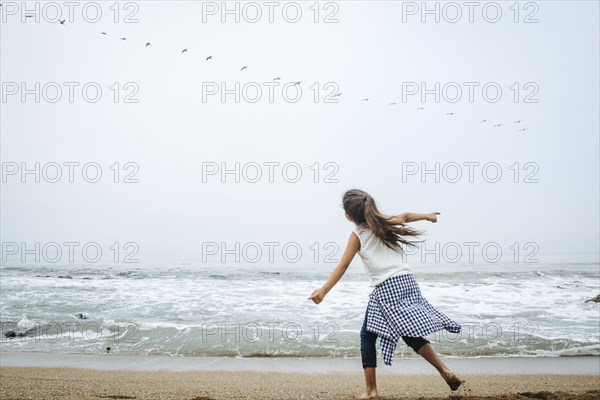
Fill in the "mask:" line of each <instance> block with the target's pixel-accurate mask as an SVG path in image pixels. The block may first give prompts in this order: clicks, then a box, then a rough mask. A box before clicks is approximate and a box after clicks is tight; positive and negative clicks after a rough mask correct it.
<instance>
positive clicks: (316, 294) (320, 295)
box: [308, 288, 325, 304]
mask: <svg viewBox="0 0 600 400" xmlns="http://www.w3.org/2000/svg"><path fill="white" fill-rule="evenodd" d="M324 298H325V292H324V291H323V289H322V288H320V289H317V290H313V292H312V293H311V294H310V296H308V300H312V301H313V302H314V303H315V304H319V303H320V302H322V301H323V299H324Z"/></svg>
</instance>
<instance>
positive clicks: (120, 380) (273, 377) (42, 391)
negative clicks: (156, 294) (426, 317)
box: [0, 367, 600, 400]
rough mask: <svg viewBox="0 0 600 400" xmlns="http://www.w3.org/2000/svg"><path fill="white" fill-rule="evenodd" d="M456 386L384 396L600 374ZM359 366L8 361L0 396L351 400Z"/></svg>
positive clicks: (383, 388)
mask: <svg viewBox="0 0 600 400" xmlns="http://www.w3.org/2000/svg"><path fill="white" fill-rule="evenodd" d="M462 378H463V379H464V380H465V381H466V382H465V384H464V385H463V387H462V388H460V389H459V390H458V391H457V392H451V391H450V389H449V388H448V387H447V386H446V385H445V382H443V380H442V379H441V378H440V377H438V376H434V375H427V376H422V375H421V376H413V375H401V376H391V375H383V376H380V377H379V388H380V396H381V398H383V399H390V400H391V399H420V400H425V399H441V398H449V399H465V400H466V399H473V400H474V399H527V398H533V399H553V400H554V399H555V400H558V399H565V400H566V399H580V400H595V399H598V398H599V397H600V378H599V377H598V376H565V375H527V376H511V375H463V376H462ZM362 385H363V380H362V376H361V374H359V373H353V374H347V373H343V374H313V373H272V372H269V373H266V372H219V371H195V372H164V371H151V372H149V371H97V370H86V369H73V368H33V367H30V368H14V367H9V368H1V369H0V393H1V395H0V398H1V399H3V400H8V399H42V398H43V399H188V400H193V399H195V400H210V399H215V400H216V399H332V400H333V399H351V398H353V396H354V395H357V394H360V393H361V390H362Z"/></svg>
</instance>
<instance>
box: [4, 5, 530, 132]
mask: <svg viewBox="0 0 600 400" xmlns="http://www.w3.org/2000/svg"><path fill="white" fill-rule="evenodd" d="M0 6H2V4H1V3H0ZM34 16H35V15H33V14H26V15H25V18H33V17H34ZM58 22H59V24H60V25H64V24H65V20H64V19H63V20H59V21H58ZM100 34H101V35H108V33H107V32H100ZM119 40H123V41H125V40H127V38H126V37H120V38H119ZM151 45H152V43H151V42H146V44H145V46H144V47H149V46H151ZM189 51H190V50H189V49H188V48H185V49H182V50H181V54H184V53H188V52H189ZM210 60H213V56H212V55H209V56H207V57H206V59H205V61H210ZM247 69H248V65H244V66H242V67H241V68H240V72H242V71H245V70H247ZM281 79H282V77H281V76H278V77H275V78H273V81H279V80H281ZM301 83H302V81H297V82H293V84H294V86H295V85H300V84H301ZM342 94H343V93H341V92H338V93H336V94H334V95H333V96H332V97H339V96H341V95H342ZM369 100H370V98H368V97H365V98H363V99H361V100H360V101H361V102H367V101H369ZM397 104H398V103H396V102H391V103H388V106H395V105H397ZM424 109H425V107H417V110H418V111H422V110H424ZM446 115H447V116H453V115H454V112H447V113H446ZM479 122H480V123H482V124H483V123H486V122H488V120H487V119H482V120H480V121H479ZM522 122H523V120H520V119H519V120H515V121H513V123H512V124H513V125H517V126H518V131H519V132H525V131H526V130H528V128H521V126H522V125H521V123H522ZM503 125H504V124H503V123H494V124H492V128H500V127H501V126H503Z"/></svg>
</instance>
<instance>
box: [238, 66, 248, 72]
mask: <svg viewBox="0 0 600 400" xmlns="http://www.w3.org/2000/svg"><path fill="white" fill-rule="evenodd" d="M247 68H248V66H247V65H244V66H243V67H242V69H240V71H243V70H245V69H247Z"/></svg>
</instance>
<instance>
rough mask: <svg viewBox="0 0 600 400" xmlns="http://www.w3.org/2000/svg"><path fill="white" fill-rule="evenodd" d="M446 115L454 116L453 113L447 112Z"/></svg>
mask: <svg viewBox="0 0 600 400" xmlns="http://www.w3.org/2000/svg"><path fill="white" fill-rule="evenodd" d="M446 115H454V113H453V112H447V113H446Z"/></svg>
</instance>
